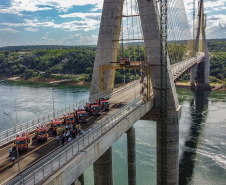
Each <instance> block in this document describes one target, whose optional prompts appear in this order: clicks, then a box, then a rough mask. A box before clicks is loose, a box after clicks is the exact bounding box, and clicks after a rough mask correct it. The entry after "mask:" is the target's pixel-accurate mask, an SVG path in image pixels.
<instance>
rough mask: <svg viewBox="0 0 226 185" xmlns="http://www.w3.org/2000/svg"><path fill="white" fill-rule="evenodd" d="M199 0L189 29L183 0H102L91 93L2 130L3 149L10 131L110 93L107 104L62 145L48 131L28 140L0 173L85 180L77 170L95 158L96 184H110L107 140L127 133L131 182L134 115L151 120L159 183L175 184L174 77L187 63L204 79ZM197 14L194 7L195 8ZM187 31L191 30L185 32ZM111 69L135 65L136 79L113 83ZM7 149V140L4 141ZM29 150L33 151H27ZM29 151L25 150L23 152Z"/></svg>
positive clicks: (10, 178)
mask: <svg viewBox="0 0 226 185" xmlns="http://www.w3.org/2000/svg"><path fill="white" fill-rule="evenodd" d="M203 6H204V3H203V0H200V2H199V4H198V8H197V14H196V16H193V29H190V27H189V25H188V22H187V17H186V13H185V8H184V4H183V1H182V0H171V1H167V0H161V1H158V2H157V1H155V0H114V1H110V0H105V1H104V5H103V13H102V18H101V24H100V32H99V38H98V44H97V51H96V58H95V63H94V70H93V78H92V84H93V85H91V90H90V97H89V98H87V99H85V100H81V101H80V102H77V103H74V104H73V105H70V106H68V107H67V108H64V109H60V110H57V111H56V112H54V113H52V114H47V115H44V116H42V117H40V118H38V119H35V120H32V121H30V122H27V123H25V124H22V125H19V126H17V127H15V128H12V129H9V130H6V131H4V132H2V133H0V137H1V138H0V139H1V146H2V151H3V152H2V153H4V152H5V148H4V147H7V146H9V145H10V144H11V143H12V142H13V140H14V138H15V136H16V134H17V133H18V132H22V131H29V132H31V134H32V133H33V132H34V130H35V128H36V126H37V125H40V124H43V123H48V122H49V121H50V120H51V119H53V117H55V116H56V117H61V116H63V114H65V113H68V112H72V111H73V109H74V108H78V107H81V106H85V103H86V102H87V101H92V100H93V99H95V98H101V97H105V98H109V102H110V106H111V107H110V111H109V112H102V116H101V117H98V118H94V117H92V116H91V117H90V118H89V122H88V124H87V125H86V128H87V130H86V132H85V133H84V134H82V135H80V136H79V137H78V138H76V139H74V140H73V141H72V142H71V143H69V144H66V145H65V146H63V147H61V146H58V147H56V146H55V145H54V144H53V142H54V137H52V138H51V139H50V140H49V141H48V142H47V143H45V144H44V146H43V147H45V148H47V149H46V150H48V151H46V150H43V151H40V152H39V148H41V146H39V147H38V149H37V148H35V147H33V148H32V149H31V151H30V152H29V153H28V154H25V155H26V156H28V157H26V160H25V159H21V160H20V163H21V167H22V172H21V173H20V174H17V171H15V169H9V168H8V166H10V162H9V160H8V161H5V160H4V159H3V157H2V158H1V159H0V160H2V161H1V164H2V165H1V167H0V168H1V169H0V180H1V182H2V183H3V184H4V183H8V184H75V183H78V184H79V183H81V184H84V180H83V172H84V171H85V170H86V169H87V168H88V167H89V166H90V165H92V164H93V165H94V182H95V184H96V185H112V184H113V175H112V152H111V146H112V144H113V143H114V142H115V141H116V140H117V139H118V138H120V137H121V136H122V135H123V134H124V133H127V143H128V144H127V145H128V148H127V149H128V181H129V184H130V185H134V184H136V157H135V156H136V155H135V152H136V149H135V129H134V128H133V124H134V123H135V122H136V121H138V120H139V119H141V118H143V119H151V120H154V121H156V122H157V143H156V146H157V149H156V150H157V161H156V165H157V184H179V182H178V181H179V161H178V160H179V159H178V155H179V154H178V151H179V148H178V144H179V119H180V108H181V106H180V105H179V102H178V98H177V94H176V89H175V81H177V80H178V79H179V78H180V77H181V76H183V75H184V74H186V73H187V72H188V71H190V79H191V84H192V85H194V83H195V79H196V82H197V84H205V85H206V86H207V87H208V84H209V54H208V48H207V43H206V38H205V27H206V20H205V15H204V10H203V9H204V8H203ZM194 15H195V14H194ZM192 32H193V34H191V33H192ZM116 70H121V71H124V73H125V71H126V70H127V71H128V70H135V72H136V71H139V72H138V73H139V74H140V75H141V79H139V80H138V81H135V82H133V83H130V84H128V85H126V86H124V87H122V88H120V89H117V90H114V80H115V73H116ZM6 150H8V148H6ZM32 151H35V153H34V152H32ZM29 156H30V157H29Z"/></svg>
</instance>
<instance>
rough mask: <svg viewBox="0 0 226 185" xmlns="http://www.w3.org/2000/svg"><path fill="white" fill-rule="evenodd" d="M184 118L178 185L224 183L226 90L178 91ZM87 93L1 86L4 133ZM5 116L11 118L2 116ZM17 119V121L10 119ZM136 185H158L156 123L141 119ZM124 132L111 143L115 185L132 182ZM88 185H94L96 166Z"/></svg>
mask: <svg viewBox="0 0 226 185" xmlns="http://www.w3.org/2000/svg"><path fill="white" fill-rule="evenodd" d="M177 92H178V97H179V101H180V104H181V105H182V117H181V120H180V185H184V184H192V185H193V184H194V185H211V184H214V185H224V184H225V180H226V178H225V177H226V155H225V153H226V92H220V91H213V92H210V91H193V92H192V91H191V90H187V89H178V90H177ZM88 95H89V87H84V86H65V85H64V86H62V85H54V86H53V85H46V84H44V83H31V82H17V83H12V82H10V83H1V84H0V98H1V99H0V101H1V106H0V120H1V122H0V131H2V130H5V129H6V128H10V127H12V126H13V125H14V124H20V123H22V122H25V121H29V120H31V119H33V118H36V117H38V116H40V115H43V114H46V113H49V112H51V111H52V110H53V100H54V107H55V108H56V109H58V108H61V107H64V106H66V105H69V104H72V103H73V102H76V101H78V100H81V99H83V98H85V97H88ZM3 108H4V112H5V113H7V114H8V116H3ZM12 120H13V121H12ZM135 129H136V148H137V150H136V157H137V184H138V185H155V184H156V132H155V130H156V124H155V122H152V121H138V122H137V123H136V124H135ZM126 147H127V144H126V134H124V135H123V136H122V137H121V138H120V139H119V140H118V141H117V142H116V143H115V144H114V145H113V174H114V184H115V185H126V184H128V179H127V151H126ZM85 184H86V185H92V184H93V169H92V166H91V167H90V168H89V169H87V170H86V172H85Z"/></svg>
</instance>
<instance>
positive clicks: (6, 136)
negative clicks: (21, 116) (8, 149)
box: [0, 81, 138, 146]
mask: <svg viewBox="0 0 226 185" xmlns="http://www.w3.org/2000/svg"><path fill="white" fill-rule="evenodd" d="M137 83H138V81H136V82H134V83H131V84H130V85H128V86H126V87H124V88H122V89H119V90H116V91H113V92H109V91H103V92H101V93H98V94H95V95H93V96H91V97H90V98H84V99H83V100H80V101H78V102H75V103H73V104H71V105H68V106H66V107H63V108H61V109H57V110H55V111H54V112H51V113H48V114H45V115H43V116H40V117H38V118H35V119H33V120H31V121H28V122H25V123H22V124H20V125H17V126H15V127H13V128H10V129H7V130H5V131H2V132H0V146H2V145H4V144H5V143H7V142H10V141H12V140H14V139H15V138H16V134H18V133H21V132H32V131H34V130H35V129H36V128H37V126H38V125H43V124H46V123H50V121H51V120H52V119H54V117H55V118H59V117H62V116H63V115H64V114H67V113H69V112H72V111H73V109H74V108H78V107H84V106H85V104H86V102H88V101H90V100H94V99H96V98H100V97H105V98H109V97H111V96H113V95H115V94H117V93H120V92H122V91H124V90H127V89H128V88H130V87H131V86H133V85H135V84H137Z"/></svg>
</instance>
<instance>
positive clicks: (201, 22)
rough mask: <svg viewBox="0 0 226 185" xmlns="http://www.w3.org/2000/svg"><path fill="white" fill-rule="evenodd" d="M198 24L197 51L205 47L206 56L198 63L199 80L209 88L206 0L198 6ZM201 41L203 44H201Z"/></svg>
mask: <svg viewBox="0 0 226 185" xmlns="http://www.w3.org/2000/svg"><path fill="white" fill-rule="evenodd" d="M197 19H198V26H197V33H196V43H195V52H198V51H199V47H203V48H202V49H203V51H202V52H204V54H205V58H204V59H203V60H202V62H201V63H200V64H198V69H197V70H198V72H197V81H198V83H201V84H205V86H206V87H207V88H210V86H209V75H210V57H209V51H208V46H207V41H206V34H205V19H204V2H203V0H200V3H199V7H198V14H197ZM200 38H201V39H202V41H201V42H200ZM199 43H201V46H200V45H199Z"/></svg>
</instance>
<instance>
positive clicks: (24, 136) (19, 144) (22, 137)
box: [15, 132, 30, 150]
mask: <svg viewBox="0 0 226 185" xmlns="http://www.w3.org/2000/svg"><path fill="white" fill-rule="evenodd" d="M29 143H30V134H29V132H26V133H21V134H18V135H17V136H16V146H15V147H16V150H17V149H18V150H27V149H28V144H29Z"/></svg>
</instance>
